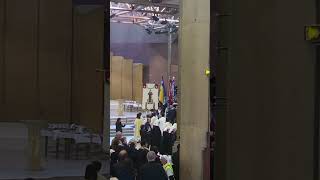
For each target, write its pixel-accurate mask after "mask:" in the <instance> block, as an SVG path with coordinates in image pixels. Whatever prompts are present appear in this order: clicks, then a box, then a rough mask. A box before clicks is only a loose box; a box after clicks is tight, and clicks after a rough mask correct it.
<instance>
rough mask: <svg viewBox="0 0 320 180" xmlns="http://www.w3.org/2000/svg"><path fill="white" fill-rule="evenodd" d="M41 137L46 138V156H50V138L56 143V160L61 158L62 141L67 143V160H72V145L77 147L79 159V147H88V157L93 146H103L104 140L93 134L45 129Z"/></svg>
mask: <svg viewBox="0 0 320 180" xmlns="http://www.w3.org/2000/svg"><path fill="white" fill-rule="evenodd" d="M41 136H43V137H45V156H46V157H47V155H48V139H49V137H50V138H52V139H53V140H55V141H56V158H59V146H60V139H63V140H64V143H65V158H66V159H70V154H71V144H73V143H74V144H75V145H76V152H77V158H78V145H79V144H86V145H87V155H88V154H89V152H90V145H91V144H99V145H101V144H102V139H101V137H100V135H99V134H93V133H79V132H77V131H74V130H63V129H59V130H50V129H43V130H41Z"/></svg>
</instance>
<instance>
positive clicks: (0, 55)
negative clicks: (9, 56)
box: [0, 0, 6, 119]
mask: <svg viewBox="0 0 320 180" xmlns="http://www.w3.org/2000/svg"><path fill="white" fill-rule="evenodd" d="M5 5H6V2H5V0H0V119H4V115H5V105H4V97H5V94H4V92H5V91H4V90H5V85H4V83H5V61H4V60H5V59H4V55H5V54H4V51H5V48H4V47H5V43H4V42H5V38H6V34H5V14H6V11H5V9H6V8H5Z"/></svg>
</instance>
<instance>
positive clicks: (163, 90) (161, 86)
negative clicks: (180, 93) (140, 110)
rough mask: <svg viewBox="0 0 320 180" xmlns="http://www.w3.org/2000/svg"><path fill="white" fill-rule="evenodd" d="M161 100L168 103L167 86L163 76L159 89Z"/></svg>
mask: <svg viewBox="0 0 320 180" xmlns="http://www.w3.org/2000/svg"><path fill="white" fill-rule="evenodd" d="M159 101H160V102H161V103H162V105H164V104H165V103H166V88H165V86H164V81H163V77H162V80H161V85H160V91H159Z"/></svg>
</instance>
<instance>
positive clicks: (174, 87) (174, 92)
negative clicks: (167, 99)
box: [171, 77, 177, 103]
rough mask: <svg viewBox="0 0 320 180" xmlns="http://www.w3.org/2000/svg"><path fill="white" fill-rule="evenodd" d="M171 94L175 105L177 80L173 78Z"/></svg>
mask: <svg viewBox="0 0 320 180" xmlns="http://www.w3.org/2000/svg"><path fill="white" fill-rule="evenodd" d="M171 92H172V103H175V102H176V101H177V93H176V81H175V78H174V77H173V78H172V82H171Z"/></svg>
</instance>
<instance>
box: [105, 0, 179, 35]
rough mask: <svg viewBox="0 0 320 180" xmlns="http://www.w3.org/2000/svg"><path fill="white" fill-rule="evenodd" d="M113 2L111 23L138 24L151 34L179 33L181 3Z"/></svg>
mask: <svg viewBox="0 0 320 180" xmlns="http://www.w3.org/2000/svg"><path fill="white" fill-rule="evenodd" d="M151 1H159V0H111V2H110V22H116V23H126V24H137V25H139V26H142V27H144V28H145V30H146V31H147V32H148V33H149V34H151V33H155V34H163V33H168V32H172V33H174V32H177V31H178V27H179V1H178V0H162V2H160V3H154V2H151Z"/></svg>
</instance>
